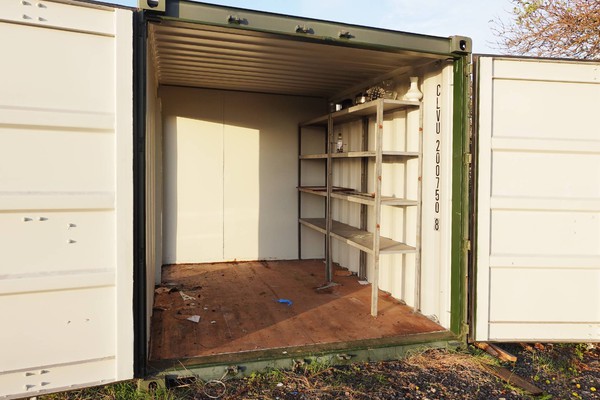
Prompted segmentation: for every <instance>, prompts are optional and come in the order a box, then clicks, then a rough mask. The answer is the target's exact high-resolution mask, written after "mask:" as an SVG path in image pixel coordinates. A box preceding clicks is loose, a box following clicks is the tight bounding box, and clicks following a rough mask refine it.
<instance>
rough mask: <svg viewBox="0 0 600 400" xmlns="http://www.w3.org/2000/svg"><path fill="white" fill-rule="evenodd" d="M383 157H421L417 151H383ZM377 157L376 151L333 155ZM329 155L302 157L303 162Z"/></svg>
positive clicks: (334, 155)
mask: <svg viewBox="0 0 600 400" xmlns="http://www.w3.org/2000/svg"><path fill="white" fill-rule="evenodd" d="M382 155H383V157H384V158H388V159H389V158H392V157H399V158H415V157H419V153H418V152H416V151H383V152H382ZM375 156H376V153H375V152H374V151H349V152H346V153H331V158H373V157H375ZM326 158H327V153H324V154H302V155H300V159H301V160H320V159H326Z"/></svg>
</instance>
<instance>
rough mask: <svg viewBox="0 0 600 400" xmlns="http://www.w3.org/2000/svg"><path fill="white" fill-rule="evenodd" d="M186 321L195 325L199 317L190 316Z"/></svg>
mask: <svg viewBox="0 0 600 400" xmlns="http://www.w3.org/2000/svg"><path fill="white" fill-rule="evenodd" d="M186 319H187V320H188V321H192V322H195V323H198V322H200V316H199V315H192V316H191V317H189V318H186Z"/></svg>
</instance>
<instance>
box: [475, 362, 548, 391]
mask: <svg viewBox="0 0 600 400" xmlns="http://www.w3.org/2000/svg"><path fill="white" fill-rule="evenodd" d="M484 367H485V368H486V369H487V370H488V371H490V372H491V373H492V374H494V375H496V376H497V377H498V378H500V379H502V380H503V381H505V382H507V383H509V384H511V385H514V386H517V387H518V388H520V389H523V390H524V391H526V392H528V393H529V394H531V395H532V396H540V395H542V394H543V393H544V391H543V390H542V389H540V388H539V387H537V386H535V385H534V384H533V383H531V382H529V381H528V380H526V379H523V378H521V377H520V376H519V375H515V374H514V373H513V372H511V371H509V370H508V369H506V368H504V367H499V366H497V365H489V364H484Z"/></svg>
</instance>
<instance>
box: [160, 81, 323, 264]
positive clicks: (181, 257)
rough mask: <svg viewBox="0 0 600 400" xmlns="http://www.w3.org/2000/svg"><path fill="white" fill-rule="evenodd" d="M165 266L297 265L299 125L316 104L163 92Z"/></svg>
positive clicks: (318, 107) (318, 106)
mask: <svg viewBox="0 0 600 400" xmlns="http://www.w3.org/2000/svg"><path fill="white" fill-rule="evenodd" d="M160 97H161V99H162V104H163V127H164V138H163V145H164V153H163V157H164V158H163V174H164V188H163V198H164V216H163V220H164V224H163V238H164V243H163V246H164V247H163V249H164V251H163V259H162V261H163V263H164V264H171V263H190V262H215V261H233V260H256V259H295V258H297V256H298V251H297V237H298V236H297V232H298V226H297V224H298V222H297V190H296V186H297V154H298V144H297V126H298V123H299V122H300V121H302V120H306V119H308V118H310V117H312V116H314V115H318V114H321V113H322V112H323V111H324V110H325V109H326V108H325V107H326V103H325V102H324V101H323V100H321V99H312V98H303V97H291V96H278V95H267V94H257V93H243V92H231V91H218V90H208V89H193V88H182V87H168V86H167V87H161V89H160Z"/></svg>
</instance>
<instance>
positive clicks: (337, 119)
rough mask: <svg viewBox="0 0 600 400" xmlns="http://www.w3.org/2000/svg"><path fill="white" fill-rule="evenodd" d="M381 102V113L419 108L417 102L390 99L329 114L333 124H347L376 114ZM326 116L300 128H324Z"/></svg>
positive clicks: (370, 102) (314, 119) (302, 124)
mask: <svg viewBox="0 0 600 400" xmlns="http://www.w3.org/2000/svg"><path fill="white" fill-rule="evenodd" d="M379 102H383V112H384V113H387V112H391V111H398V110H401V109H405V108H409V107H419V106H420V105H421V103H420V102H418V101H407V100H391V99H377V100H373V101H369V102H366V103H364V104H358V105H355V106H352V107H349V108H346V109H343V110H340V111H336V112H334V113H332V114H331V117H332V118H333V121H334V123H342V122H348V121H352V120H356V119H360V118H362V117H365V116H369V115H375V113H376V112H377V104H378V103H379ZM328 118H329V115H328V114H325V115H323V116H320V117H317V118H313V119H311V120H309V121H306V122H303V123H301V124H300V125H301V126H326V125H327V120H328Z"/></svg>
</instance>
